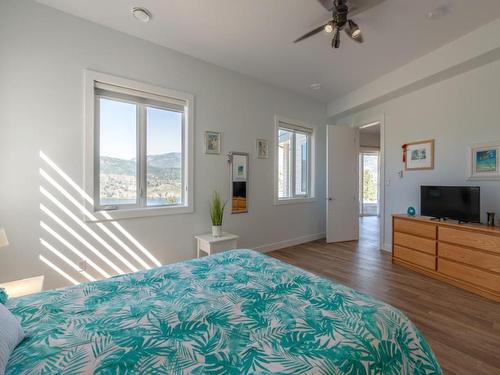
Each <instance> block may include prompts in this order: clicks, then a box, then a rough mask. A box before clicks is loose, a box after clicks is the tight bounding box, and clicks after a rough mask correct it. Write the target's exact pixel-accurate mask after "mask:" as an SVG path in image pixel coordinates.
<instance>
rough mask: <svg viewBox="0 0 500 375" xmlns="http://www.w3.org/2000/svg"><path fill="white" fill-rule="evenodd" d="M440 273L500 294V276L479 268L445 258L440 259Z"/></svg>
mask: <svg viewBox="0 0 500 375" xmlns="http://www.w3.org/2000/svg"><path fill="white" fill-rule="evenodd" d="M438 272H439V273H441V274H443V275H446V276H450V277H452V278H454V279H455V280H460V281H464V282H467V283H470V284H473V285H476V286H479V287H481V288H486V289H489V290H492V291H494V292H496V293H500V276H499V275H495V274H493V273H489V272H486V271H481V270H479V269H477V268H473V267H469V266H465V265H463V264H459V263H455V262H452V261H449V260H446V259H443V258H439V259H438Z"/></svg>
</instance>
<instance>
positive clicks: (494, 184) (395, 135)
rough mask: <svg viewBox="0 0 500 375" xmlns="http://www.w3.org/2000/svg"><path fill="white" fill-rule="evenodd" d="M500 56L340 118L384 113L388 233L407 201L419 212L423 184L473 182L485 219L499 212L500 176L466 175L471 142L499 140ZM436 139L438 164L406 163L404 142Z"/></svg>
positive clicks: (376, 116)
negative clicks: (418, 167) (411, 166)
mask: <svg viewBox="0 0 500 375" xmlns="http://www.w3.org/2000/svg"><path fill="white" fill-rule="evenodd" d="M499 103H500V61H494V62H492V63H489V64H486V65H483V66H481V67H479V68H476V69H473V70H470V71H468V72H466V73H463V74H460V75H455V76H453V77H452V78H450V79H447V80H442V81H439V82H438V83H436V84H433V85H430V86H427V87H425V88H422V89H420V90H418V91H414V92H412V93H409V94H406V95H403V96H400V97H397V98H395V99H392V100H389V101H386V102H384V103H382V104H379V105H376V106H373V107H371V108H368V109H366V110H363V111H360V112H357V113H355V114H353V115H350V116H348V117H345V118H343V119H340V120H338V123H339V124H346V123H354V124H361V123H366V122H370V121H374V120H379V119H381V118H384V119H385V128H384V130H385V131H384V133H385V140H384V142H385V143H384V147H385V179H386V181H388V180H389V181H390V185H388V186H387V185H386V186H385V197H386V198H385V200H386V205H385V212H384V215H385V219H386V228H385V238H386V243H388V242H390V239H391V220H390V217H391V215H392V214H393V213H404V212H406V209H407V207H408V206H414V207H416V208H417V212H419V201H420V195H419V194H420V193H419V192H420V185H425V184H430V185H474V186H480V187H481V211H482V220H483V221H484V220H485V212H486V211H494V212H497V215H499V216H500V181H468V180H467V179H466V174H467V158H466V151H467V146H468V145H470V144H473V143H481V142H488V141H492V140H500V105H499ZM426 139H435V141H436V153H435V169H434V170H431V171H413V172H410V171H409V172H404V177H403V178H400V177H399V176H398V172H399V171H400V170H403V169H404V166H403V163H402V149H401V146H402V145H403V144H405V143H408V142H412V141H419V140H426ZM387 245H389V244H387Z"/></svg>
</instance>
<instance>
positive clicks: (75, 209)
mask: <svg viewBox="0 0 500 375" xmlns="http://www.w3.org/2000/svg"><path fill="white" fill-rule="evenodd" d="M40 158H41V160H42V161H43V162H44V163H43V164H44V167H47V166H48V167H50V168H49V169H44V167H42V168H40V176H41V177H42V183H43V185H45V186H43V185H40V192H41V194H42V197H43V198H44V200H46V202H47V203H45V202H43V203H40V210H41V212H42V213H43V214H44V215H45V216H47V217H48V218H50V219H51V221H53V222H54V224H56V225H57V226H58V228H61V229H63V231H64V233H66V235H69V236H70V237H69V238H70V239H69V240H68V239H66V238H64V237H63V236H62V235H61V234H60V233H58V232H57V231H56V230H54V229H53V228H52V227H51V226H49V225H48V224H47V223H45V222H44V221H43V220H42V221H40V226H41V228H42V229H43V230H44V231H45V232H47V233H49V234H50V235H52V236H53V237H54V238H55V239H57V240H58V241H59V243H60V244H61V245H62V246H63V247H62V248H59V249H56V247H55V246H53V245H52V244H50V243H49V241H47V240H46V239H43V238H40V244H41V245H42V248H43V249H45V250H47V251H48V253H49V254H51V255H52V256H55V257H56V258H57V261H56V260H53V261H51V260H49V259H48V258H46V257H45V256H43V255H41V254H40V257H39V259H40V261H42V262H43V263H45V264H46V265H47V266H49V267H50V268H51V269H52V270H54V271H56V272H57V273H59V274H60V275H61V276H63V277H64V278H65V279H66V280H68V281H69V282H71V283H72V284H78V283H79V281H78V280H77V279H80V278H82V277H83V278H85V279H86V280H89V281H94V280H96V277H94V276H93V275H91V274H90V273H88V272H87V270H86V266H87V265H88V266H90V267H92V268H93V269H94V270H95V271H97V272H98V273H99V274H100V276H101V277H104V278H108V277H110V276H112V274H123V273H125V272H130V271H133V272H136V271H139V270H141V269H150V268H151V266H150V265H149V264H148V263H147V261H145V260H144V259H143V258H142V257H141V256H140V255H139V254H141V253H142V255H144V256H146V257H147V259H149V260H150V261H151V262H152V263H153V264H154V265H155V266H161V263H160V262H159V261H158V260H157V259H156V258H155V257H154V256H153V255H152V254H151V253H150V252H149V251H148V250H147V249H146V248H145V247H144V246H143V245H142V244H140V243H139V242H138V241H137V239H135V238H134V237H133V236H132V235H131V234H130V233H129V232H128V231H126V230H125V229H124V228H123V227H122V226H121V225H120V224H119V223H117V222H116V221H113V218H112V216H111V215H110V214H109V213H108V212H95V213H92V212H91V210H89V209H88V208H87V207H88V206H85V204H84V200H85V201H86V202H87V203H89V204H91V205H93V199H92V198H91V197H90V196H89V195H88V194H87V193H85V191H83V189H82V188H81V187H80V186H78V184H77V183H75V182H74V181H73V180H72V179H71V178H70V177H69V176H68V175H67V174H66V173H64V171H63V170H62V169H61V168H59V167H58V166H57V165H56V164H55V163H54V162H53V161H52V160H51V159H50V158H49V157H48V156H47V155H45V153H43V152H42V151H40ZM53 172H55V174H56V176H51V175H50V174H51V173H53ZM56 178H61V179H62V180H63V181H61V183H60V182H58V181H56ZM63 184H67V185H69V187H70V191H73V194H72V193H70V192H69V191H68V190H67V189H66V188H65V187H63ZM50 190H52V191H50ZM56 193H57V195H58V194H60V195H61V196H60V197H57V196H56ZM63 200H64V201H66V202H69V203H70V205H69V206H68V205H66V204H64V203H63ZM49 206H52V208H49ZM54 210H57V211H59V212H61V214H62V215H63V217H65V218H69V219H70V220H69V221H68V222H66V221H65V220H63V219H62V217H61V216H59V214H56V213H55V211H54ZM96 215H99V216H102V217H103V218H102V219H99V218H98V217H97V216H96ZM102 220H106V221H102ZM108 226H111V228H109V227H108ZM96 227H97V228H99V230H100V231H101V232H102V234H103V235H105V237H107V238H109V239H110V240H111V242H108V241H109V240H105V239H104V238H103V237H102V236H100V235H99V234H98V233H97V232H96V230H95V229H93V228H96ZM112 229H114V230H116V231H117V233H115V232H114V231H113V230H112ZM120 236H123V237H122V238H120ZM92 242H93V243H94V244H93V243H92ZM127 242H129V244H130V245H128V244H127ZM112 244H116V245H118V248H115V247H114V246H113V245H112ZM131 245H132V246H131ZM133 247H135V248H136V249H137V250H138V251H139V254H138V253H137V252H136V251H134V250H133V249H132V248H133ZM79 248H80V249H79ZM104 253H106V254H108V255H109V254H111V255H112V256H113V257H114V258H116V259H118V260H119V261H120V262H121V263H123V265H125V266H126V267H127V271H125V272H124V270H122V268H121V267H120V266H118V265H117V264H115V263H114V262H113V261H112V260H111V259H109V258H108V256H107V255H104ZM127 256H130V257H131V258H132V259H130V260H129V259H127ZM75 257H76V258H75ZM92 258H94V260H92ZM96 258H98V259H96ZM131 260H133V261H135V262H137V264H139V265H140V266H136V265H134V264H133V263H132V261H131ZM96 262H97V263H99V262H103V263H104V264H103V266H104V269H103V268H102V267H101V266H99V265H98V264H97V263H96ZM57 263H58V264H57ZM65 267H69V268H70V269H71V270H72V271H76V272H77V273H78V275H79V276H78V277H73V276H71V275H70V274H68V273H67V272H66V271H65V270H64V269H63V268H65ZM105 268H107V269H109V271H108V270H105ZM110 272H111V273H112V274H110ZM82 281H83V280H82Z"/></svg>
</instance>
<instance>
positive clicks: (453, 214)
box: [420, 186, 481, 223]
mask: <svg viewBox="0 0 500 375" xmlns="http://www.w3.org/2000/svg"><path fill="white" fill-rule="evenodd" d="M420 214H421V215H422V216H431V217H435V218H439V219H453V220H459V221H463V222H469V223H479V222H480V220H481V210H480V188H479V186H421V187H420Z"/></svg>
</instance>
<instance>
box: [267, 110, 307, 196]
mask: <svg viewBox="0 0 500 375" xmlns="http://www.w3.org/2000/svg"><path fill="white" fill-rule="evenodd" d="M274 128H275V129H274V133H275V134H274V146H275V147H274V204H275V205H282V204H296V203H307V202H314V201H316V189H315V187H316V186H315V185H316V184H315V174H316V144H315V143H316V140H315V134H316V132H315V127H314V126H312V125H308V124H304V123H302V122H300V121H296V120H291V119H287V118H285V117H282V116H278V115H276V116H275V119H274ZM280 129H285V130H289V131H293V141H292V157H291V160H292V167H291V168H290V169H291V176H290V179H291V180H292V182H291V189H292V194H291V197H284V198H280V197H279V131H280ZM297 133H299V134H306V135H308V136H309V137H308V142H307V145H308V160H309V162H308V163H307V165H308V171H307V177H308V186H307V193H306V194H296V190H295V189H296V183H297V181H296V177H297V176H296V168H295V166H296V156H297V155H296V141H295V140H296V134H297Z"/></svg>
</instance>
